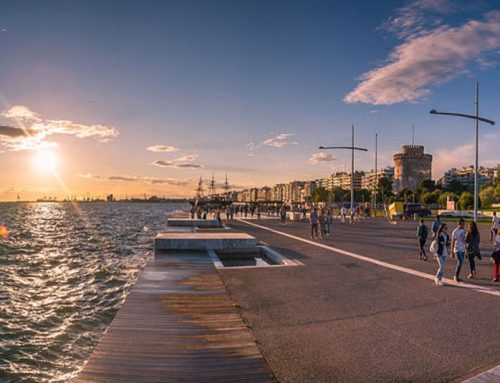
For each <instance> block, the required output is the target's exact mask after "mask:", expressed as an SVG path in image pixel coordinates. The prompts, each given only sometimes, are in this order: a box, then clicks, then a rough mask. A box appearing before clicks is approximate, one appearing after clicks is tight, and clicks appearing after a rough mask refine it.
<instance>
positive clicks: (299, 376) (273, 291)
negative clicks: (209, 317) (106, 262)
mask: <svg viewBox="0 0 500 383" xmlns="http://www.w3.org/2000/svg"><path fill="white" fill-rule="evenodd" d="M250 223H254V224H258V225H261V226H265V227H266V228H260V227H256V226H253V225H248V224H247V223H241V222H233V223H230V225H232V226H233V227H234V228H235V229H241V230H244V231H246V232H248V233H249V234H251V235H254V236H256V237H257V239H258V240H260V241H262V242H265V243H267V244H268V245H270V246H271V247H272V248H273V249H274V250H277V251H279V252H281V253H282V254H283V255H285V256H287V257H289V258H291V259H298V260H300V261H301V262H302V263H304V265H305V266H304V267H300V268H279V269H273V268H264V269H254V270H252V271H251V272H249V271H248V270H230V269H224V270H222V271H221V275H222V278H223V280H224V284H225V285H226V286H227V288H228V290H229V292H230V293H231V296H232V298H233V300H234V301H235V302H236V303H237V304H238V305H239V306H240V307H241V310H242V311H241V313H242V315H243V316H244V318H245V320H246V321H247V322H248V323H249V324H250V325H251V326H252V331H253V333H254V335H255V336H256V338H257V340H258V342H259V348H260V349H261V351H262V354H263V355H264V357H265V358H266V360H267V362H268V363H269V364H270V366H271V368H272V369H273V371H274V372H275V374H276V377H277V379H278V380H279V381H280V382H336V381H339V382H365V381H370V382H422V383H423V382H425V383H432V382H436V383H438V382H462V381H464V380H465V379H467V378H469V377H472V376H474V375H477V374H478V373H480V372H481V371H486V370H488V369H491V368H492V367H493V366H495V365H498V364H499V362H500V342H499V341H498V336H497V334H499V333H500V297H499V296H498V294H497V292H499V291H500V286H498V285H496V284H494V283H492V282H491V266H490V264H489V263H488V260H487V251H488V246H489V245H488V244H486V243H484V244H483V247H484V251H483V254H484V255H485V259H484V260H483V261H482V262H480V263H479V265H478V274H479V279H478V280H476V281H474V282H473V283H470V282H469V283H468V284H470V285H477V286H479V287H476V286H473V287H474V288H458V287H457V286H455V285H454V284H452V283H449V284H448V285H447V286H445V287H438V286H436V285H435V284H434V283H433V281H432V276H433V275H434V274H435V272H436V265H435V263H434V262H423V261H419V260H417V255H418V253H417V251H416V249H417V246H416V239H415V230H416V228H415V225H416V224H415V223H414V222H400V223H397V224H390V223H388V222H387V221H386V220H382V219H377V220H366V221H363V222H361V223H359V224H356V225H348V224H340V223H336V224H335V225H334V226H333V228H332V234H333V235H332V237H330V238H328V239H325V240H319V241H312V242H311V241H310V239H309V237H308V234H309V233H308V228H309V225H308V224H307V223H300V222H298V223H288V222H287V223H286V224H285V225H283V224H280V223H279V222H277V221H272V220H265V221H264V220H263V221H261V222H255V221H251V222H250ZM269 229H271V230H272V231H270V230H269ZM294 237H297V238H294ZM318 244H319V246H318ZM454 264H455V262H454V261H452V260H449V261H448V264H447V267H446V276H447V277H448V278H450V277H452V275H453V268H454ZM388 265H392V266H394V267H392V266H391V267H388ZM467 273H468V266H464V271H463V275H464V276H465V275H467ZM421 276H423V277H421ZM482 291H485V292H487V293H483V292H482Z"/></svg>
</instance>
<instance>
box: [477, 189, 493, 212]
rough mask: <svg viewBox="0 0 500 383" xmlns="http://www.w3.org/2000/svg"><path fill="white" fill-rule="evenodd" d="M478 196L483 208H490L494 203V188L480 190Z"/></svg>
mask: <svg viewBox="0 0 500 383" xmlns="http://www.w3.org/2000/svg"><path fill="white" fill-rule="evenodd" d="M479 196H480V197H481V202H482V205H483V206H484V207H491V205H492V204H493V203H494V202H495V188H494V187H493V186H488V187H485V188H482V190H481V192H480V193H479Z"/></svg>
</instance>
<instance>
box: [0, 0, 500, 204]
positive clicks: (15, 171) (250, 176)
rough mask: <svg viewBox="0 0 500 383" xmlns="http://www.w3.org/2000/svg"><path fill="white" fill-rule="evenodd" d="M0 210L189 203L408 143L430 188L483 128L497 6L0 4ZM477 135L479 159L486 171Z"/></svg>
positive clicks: (445, 1) (494, 102) (442, 0)
mask: <svg viewBox="0 0 500 383" xmlns="http://www.w3.org/2000/svg"><path fill="white" fill-rule="evenodd" d="M0 48H1V52H2V60H1V61H0V113H1V114H0V160H1V163H2V167H1V177H0V200H14V199H16V197H17V195H18V194H19V195H20V197H21V199H35V198H42V197H44V196H56V197H58V198H64V197H65V196H76V197H80V198H81V197H84V196H99V197H101V198H102V197H105V196H106V195H107V194H110V193H113V194H114V195H115V196H117V197H118V198H124V197H126V196H128V197H131V196H141V197H142V196H143V195H144V194H146V195H148V196H150V195H153V194H156V195H158V196H169V197H184V196H186V197H192V196H193V195H194V194H195V188H196V186H197V182H198V180H199V178H200V176H201V177H202V178H203V179H205V180H208V179H210V178H211V177H212V174H213V175H214V177H215V179H216V180H217V182H218V184H219V185H220V184H222V183H223V181H224V178H225V175H226V173H227V176H228V179H229V183H230V185H231V186H232V187H234V188H243V187H251V186H264V185H268V186H272V185H274V184H276V183H281V182H289V181H293V180H312V179H316V178H321V177H325V176H327V175H328V174H330V173H332V172H335V171H344V170H345V171H350V152H348V151H320V150H319V149H318V147H319V146H321V145H341V146H342V145H350V143H351V126H352V125H353V124H354V125H355V145H356V146H361V147H365V148H367V149H368V151H367V152H366V153H364V152H359V154H358V153H356V169H357V170H370V169H373V168H374V162H375V151H374V147H375V134H376V133H377V134H378V164H379V167H383V166H388V165H393V159H392V157H393V154H394V153H396V152H398V151H399V150H400V148H401V146H402V145H405V144H411V143H412V142H413V137H412V128H413V127H414V129H415V135H414V142H415V144H421V145H424V146H425V151H426V152H427V153H430V154H432V155H433V177H434V178H439V177H441V176H442V174H443V172H444V171H445V170H447V169H449V168H451V167H459V166H465V165H471V164H472V163H473V160H474V126H473V124H474V122H473V120H469V119H463V118H455V117H445V116H435V115H430V114H429V111H430V110H431V109H438V110H440V111H448V112H459V113H468V114H473V113H474V94H475V93H474V92H475V90H474V88H475V84H476V82H479V84H480V98H479V114H480V115H481V116H483V117H486V118H489V119H493V120H495V121H499V120H500V98H499V95H500V70H499V69H500V68H499V59H500V3H499V2H498V1H495V0H492V1H486V0H484V1H474V2H470V1H461V0H456V1H452V0H410V1H390V0H379V1H368V0H367V1H362V0H357V1H347V0H346V1H285V0H283V1H281V0H280V1H277V0H266V1H262V0H253V1H244V0H240V1H231V0H227V1H215V0H214V1H210V0H200V1H193V0H179V1H168V0H165V1H159V0H158V1H152V0H146V1H125V0H121V1H119V2H118V1H109V0H99V1H91V0H85V1H83V0H82V1H71V0H65V1H55V0H47V1H39V0H37V1H25V0H20V1H15V2H13V1H12V2H5V1H4V2H1V3H0ZM497 129H498V127H497V126H490V125H487V124H481V125H480V164H481V165H485V166H495V165H496V164H497V163H500V158H499V157H500V156H499V154H498V153H499V151H498V147H499V146H500V133H499V132H498V131H497Z"/></svg>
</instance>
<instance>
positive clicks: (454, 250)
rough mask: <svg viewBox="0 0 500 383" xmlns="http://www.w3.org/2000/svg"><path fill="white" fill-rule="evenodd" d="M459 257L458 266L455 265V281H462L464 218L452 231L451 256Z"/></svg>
mask: <svg viewBox="0 0 500 383" xmlns="http://www.w3.org/2000/svg"><path fill="white" fill-rule="evenodd" d="M455 256H456V257H457V266H456V267H455V276H454V277H453V279H455V282H462V280H461V279H460V271H461V270H462V265H463V263H464V258H465V230H464V220H463V219H460V220H459V221H458V224H457V227H456V228H455V230H453V232H452V233H451V258H452V259H453V258H455Z"/></svg>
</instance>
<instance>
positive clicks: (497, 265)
mask: <svg viewBox="0 0 500 383" xmlns="http://www.w3.org/2000/svg"><path fill="white" fill-rule="evenodd" d="M491 261H492V262H493V282H498V281H499V278H500V273H499V271H500V270H499V269H500V234H499V233H497V235H496V237H495V250H494V251H493V253H492V254H491Z"/></svg>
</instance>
